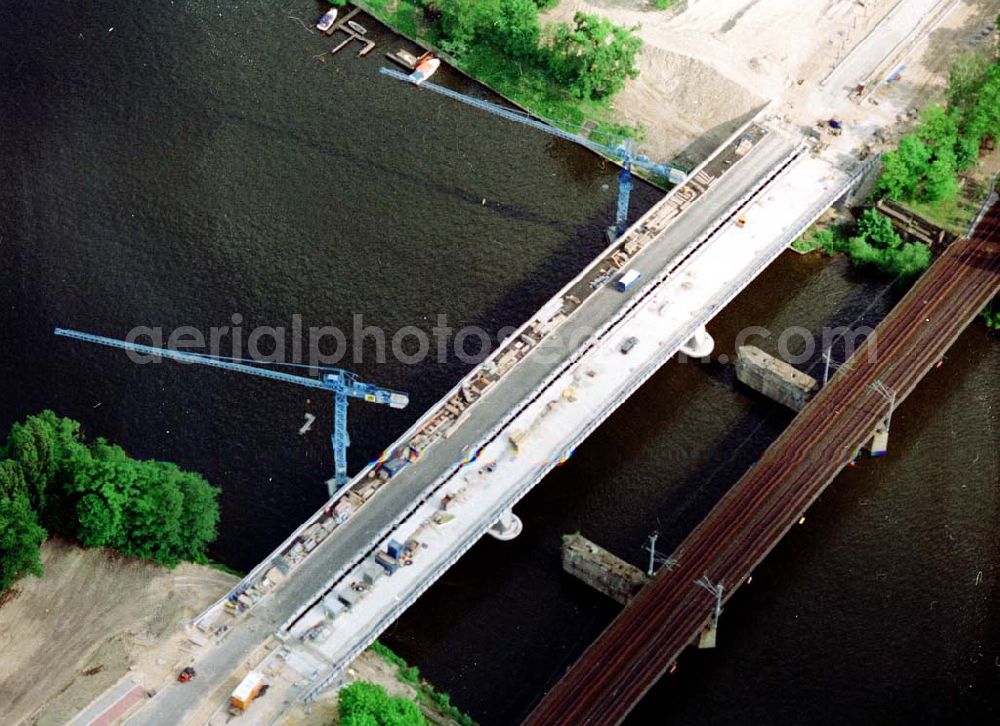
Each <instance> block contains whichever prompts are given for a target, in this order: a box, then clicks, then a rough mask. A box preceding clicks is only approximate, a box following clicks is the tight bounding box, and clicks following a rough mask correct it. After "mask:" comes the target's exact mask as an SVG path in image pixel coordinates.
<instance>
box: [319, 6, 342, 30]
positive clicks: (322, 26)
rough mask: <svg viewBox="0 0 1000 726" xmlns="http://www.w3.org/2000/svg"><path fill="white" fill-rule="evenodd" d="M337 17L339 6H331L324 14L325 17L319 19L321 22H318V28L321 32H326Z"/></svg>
mask: <svg viewBox="0 0 1000 726" xmlns="http://www.w3.org/2000/svg"><path fill="white" fill-rule="evenodd" d="M336 19H337V8H330V9H329V10H327V11H326V12H325V13H324V14H323V17H322V18H320V19H319V22H317V23H316V30H318V31H319V32H321V33H325V32H326V31H328V30H329V29H330V28H331V27H332V26H333V23H334V21H335V20H336Z"/></svg>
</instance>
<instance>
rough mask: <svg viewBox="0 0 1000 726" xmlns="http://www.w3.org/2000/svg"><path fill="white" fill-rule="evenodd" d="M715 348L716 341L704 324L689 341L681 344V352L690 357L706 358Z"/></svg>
mask: <svg viewBox="0 0 1000 726" xmlns="http://www.w3.org/2000/svg"><path fill="white" fill-rule="evenodd" d="M714 348H715V341H714V340H713V339H712V336H711V335H709V334H708V330H707V329H706V328H705V326H704V325H702V326H701V327H699V328H698V329H697V330H695V331H694V335H692V336H691V337H690V338H689V339H688V341H687V342H686V343H685V344H684V345H682V346H681V353H683V354H684V355H686V356H688V357H689V358H704V357H705V356H707V355H709V354H710V353H711V352H712V350H713V349H714Z"/></svg>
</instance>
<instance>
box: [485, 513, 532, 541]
mask: <svg viewBox="0 0 1000 726" xmlns="http://www.w3.org/2000/svg"><path fill="white" fill-rule="evenodd" d="M523 527H524V525H523V524H522V523H521V519H520V518H519V517H518V516H517V515H516V514H514V510H513V509H505V510H504V511H503V513H501V515H500V519H498V520H497V521H496V522H494V523H493V526H492V527H490V528H489V529H488V530H486V531H487V532H488V533H489V534H490V536H492V537H496V538H497V539H498V540H502V541H504V542H507V541H509V540H512V539H514V538H515V537H517V535H519V534H521V529H522V528H523Z"/></svg>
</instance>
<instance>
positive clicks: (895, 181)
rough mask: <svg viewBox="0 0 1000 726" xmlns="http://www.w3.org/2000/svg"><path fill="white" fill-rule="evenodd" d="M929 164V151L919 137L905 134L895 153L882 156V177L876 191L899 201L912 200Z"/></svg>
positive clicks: (891, 152) (888, 152)
mask: <svg viewBox="0 0 1000 726" xmlns="http://www.w3.org/2000/svg"><path fill="white" fill-rule="evenodd" d="M930 163H931V150H930V149H928V148H927V145H926V144H925V143H924V142H923V141H922V140H921V139H920V137H919V136H917V135H916V134H907V135H906V136H904V137H903V138H902V139H900V140H899V146H898V147H897V148H896V150H895V151H887V152H886V153H885V154H884V155H883V156H882V175H881V176H880V177H879V180H878V185H877V187H876V191H877V192H879V193H881V194H885V195H887V196H889V197H891V198H892V199H897V200H899V201H907V200H910V199H914V198H915V197H916V195H917V193H918V191H919V189H920V183H921V181H923V178H924V175H925V174H926V173H927V170H928V169H929V168H930Z"/></svg>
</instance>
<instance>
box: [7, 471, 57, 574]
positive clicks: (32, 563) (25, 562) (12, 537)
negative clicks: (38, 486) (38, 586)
mask: <svg viewBox="0 0 1000 726" xmlns="http://www.w3.org/2000/svg"><path fill="white" fill-rule="evenodd" d="M4 471H5V474H6V475H10V474H11V471H12V470H11V469H9V468H8V469H5V470H4ZM6 484H7V483H5V486H6ZM45 534H46V533H45V530H44V529H43V528H42V527H41V526H39V524H38V517H37V515H36V514H35V511H34V510H33V509H32V508H31V501H30V499H29V497H28V492H27V491H26V490H25V488H24V486H16V485H15V488H14V490H13V491H7V490H6V489H5V490H4V491H2V492H0V591H3V590H6V589H7V588H8V587H10V585H11V583H13V582H14V581H15V580H17V579H18V578H19V577H23V576H24V575H29V574H30V575H41V574H42V562H41V546H42V542H44V541H45Z"/></svg>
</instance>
